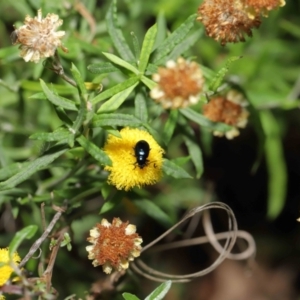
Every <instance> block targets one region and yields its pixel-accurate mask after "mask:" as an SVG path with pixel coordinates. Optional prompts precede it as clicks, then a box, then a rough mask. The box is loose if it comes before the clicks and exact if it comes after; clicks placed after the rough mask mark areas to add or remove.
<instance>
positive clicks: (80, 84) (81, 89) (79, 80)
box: [71, 63, 87, 95]
mask: <svg viewBox="0 0 300 300" xmlns="http://www.w3.org/2000/svg"><path fill="white" fill-rule="evenodd" d="M71 72H72V75H73V78H74V79H75V82H76V83H77V88H78V90H79V93H80V94H81V95H85V94H86V93H87V91H86V87H85V84H84V80H83V79H82V77H81V74H80V72H79V70H78V69H77V68H76V66H75V65H74V64H73V63H72V67H71Z"/></svg>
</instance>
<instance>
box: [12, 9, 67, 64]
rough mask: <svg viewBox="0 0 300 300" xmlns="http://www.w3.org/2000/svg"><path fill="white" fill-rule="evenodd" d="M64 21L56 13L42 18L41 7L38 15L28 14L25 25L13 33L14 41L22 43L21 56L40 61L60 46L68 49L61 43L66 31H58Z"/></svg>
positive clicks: (25, 58)
mask: <svg viewBox="0 0 300 300" xmlns="http://www.w3.org/2000/svg"><path fill="white" fill-rule="evenodd" d="M62 23H63V21H62V20H61V19H59V16H58V15H55V14H48V15H47V16H46V18H42V10H41V9H39V10H38V15H37V16H36V17H34V18H31V17H30V16H26V18H25V21H24V24H25V25H23V26H21V27H20V28H18V29H16V30H15V31H14V32H13V33H12V34H11V39H12V43H13V44H14V45H16V44H20V49H21V53H20V56H21V57H23V59H24V60H25V61H26V62H28V61H33V62H35V63H38V62H39V61H40V59H42V58H45V57H50V56H53V55H54V53H55V50H56V49H57V48H58V47H61V48H62V49H63V50H64V51H67V49H66V48H64V47H63V46H62V43H61V39H62V37H63V36H64V35H65V32H64V31H56V29H57V28H58V27H59V26H61V25H62Z"/></svg>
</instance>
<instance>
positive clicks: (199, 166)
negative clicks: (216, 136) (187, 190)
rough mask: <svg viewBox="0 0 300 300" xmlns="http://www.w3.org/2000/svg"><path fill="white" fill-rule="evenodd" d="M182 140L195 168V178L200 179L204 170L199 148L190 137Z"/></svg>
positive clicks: (184, 137)
mask: <svg viewBox="0 0 300 300" xmlns="http://www.w3.org/2000/svg"><path fill="white" fill-rule="evenodd" d="M183 140H184V143H185V145H186V146H187V149H188V152H189V154H190V157H191V159H192V161H193V163H194V166H195V168H196V178H200V177H201V175H202V173H203V170H204V167H203V157H202V151H201V149H200V146H199V145H198V144H197V143H195V142H194V140H193V139H191V138H190V137H187V136H183Z"/></svg>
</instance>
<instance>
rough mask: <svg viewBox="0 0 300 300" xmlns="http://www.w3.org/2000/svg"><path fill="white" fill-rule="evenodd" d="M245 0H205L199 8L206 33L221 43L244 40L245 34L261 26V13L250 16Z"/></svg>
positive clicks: (249, 34)
mask: <svg viewBox="0 0 300 300" xmlns="http://www.w3.org/2000/svg"><path fill="white" fill-rule="evenodd" d="M248 14H249V11H248V10H247V8H246V7H245V5H244V0H204V2H203V3H202V4H201V5H200V6H199V8H198V18H197V20H199V21H200V22H202V23H203V25H204V27H205V30H206V34H207V35H208V36H210V37H211V38H213V39H215V40H216V41H220V42H221V45H223V46H224V45H225V44H226V43H237V42H244V41H245V35H247V36H252V29H253V28H258V27H259V26H260V23H261V21H260V17H259V15H254V16H253V17H252V18H249V15H248Z"/></svg>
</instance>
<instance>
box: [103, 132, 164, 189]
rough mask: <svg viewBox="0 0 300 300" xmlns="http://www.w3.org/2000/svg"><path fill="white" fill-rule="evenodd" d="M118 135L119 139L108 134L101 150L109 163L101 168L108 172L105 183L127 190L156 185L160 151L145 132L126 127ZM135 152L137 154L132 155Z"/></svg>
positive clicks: (160, 159)
mask: <svg viewBox="0 0 300 300" xmlns="http://www.w3.org/2000/svg"><path fill="white" fill-rule="evenodd" d="M120 135H121V138H119V137H116V136H114V135H109V136H108V139H107V141H106V144H105V145H104V148H103V150H104V151H105V152H106V153H107V155H108V156H109V157H110V159H111V161H112V166H105V170H107V171H109V172H110V175H109V177H108V183H109V184H112V185H115V186H116V187H117V189H119V190H122V189H124V190H125V191H128V190H129V189H131V188H133V187H135V186H137V187H142V186H144V185H151V184H155V183H156V182H158V181H159V179H160V178H161V176H162V170H161V168H162V156H163V153H164V150H163V149H162V148H161V147H160V146H159V145H158V144H157V142H156V141H155V140H154V138H153V137H152V136H151V135H150V134H149V133H148V132H147V131H144V130H140V129H137V128H128V127H126V128H123V129H122V130H121V131H120ZM147 147H148V150H147ZM138 150H140V151H141V152H140V155H137V153H136V152H137V151H138ZM148 152H149V153H148ZM147 154H148V155H147ZM138 156H139V157H140V160H139V161H138Z"/></svg>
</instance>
